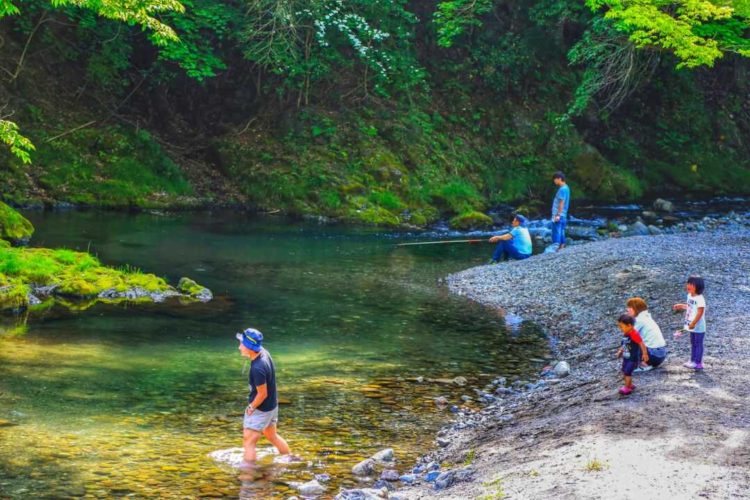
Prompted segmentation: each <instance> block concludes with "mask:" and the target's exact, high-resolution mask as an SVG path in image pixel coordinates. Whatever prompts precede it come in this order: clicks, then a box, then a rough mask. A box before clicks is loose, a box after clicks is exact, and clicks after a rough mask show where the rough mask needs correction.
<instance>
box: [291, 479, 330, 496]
mask: <svg viewBox="0 0 750 500" xmlns="http://www.w3.org/2000/svg"><path fill="white" fill-rule="evenodd" d="M297 490H299V492H300V495H303V496H315V495H322V494H323V493H325V491H326V488H325V486H323V485H322V484H320V483H319V482H318V481H317V480H315V479H313V480H312V481H308V482H306V483H303V484H300V485H299V486H297Z"/></svg>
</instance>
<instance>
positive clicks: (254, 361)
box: [236, 328, 290, 464]
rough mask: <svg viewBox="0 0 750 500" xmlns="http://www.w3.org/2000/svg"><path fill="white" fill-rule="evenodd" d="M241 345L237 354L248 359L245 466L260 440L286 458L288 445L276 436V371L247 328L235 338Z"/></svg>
mask: <svg viewBox="0 0 750 500" xmlns="http://www.w3.org/2000/svg"><path fill="white" fill-rule="evenodd" d="M236 337H237V340H239V341H240V346H239V349H240V354H242V356H244V357H246V358H250V361H251V363H250V376H249V378H248V382H249V384H250V395H249V396H248V400H247V401H248V405H247V410H245V416H244V421H243V426H242V427H243V430H242V445H243V447H244V448H245V462H247V463H248V464H253V463H255V445H256V444H257V443H258V440H259V439H260V437H261V436H265V437H266V439H268V440H269V441H271V444H273V445H274V446H275V447H276V449H277V450H279V453H281V454H282V455H288V454H289V453H290V450H289V445H288V444H287V443H286V441H285V440H284V438H282V437H281V436H279V435H278V434H276V424H277V423H278V421H279V405H278V400H277V398H276V370H275V369H274V366H273V359H271V354H270V353H269V352H268V351H266V350H265V349H264V348H263V346H262V343H263V334H262V333H260V332H259V331H258V330H256V329H254V328H248V329H247V330H245V331H244V332H242V333H238V334H237V335H236Z"/></svg>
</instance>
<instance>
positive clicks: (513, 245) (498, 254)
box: [490, 214, 531, 264]
mask: <svg viewBox="0 0 750 500" xmlns="http://www.w3.org/2000/svg"><path fill="white" fill-rule="evenodd" d="M527 222H528V221H527V220H526V217H524V216H523V215H521V214H516V216H515V217H513V222H511V223H510V225H511V226H513V229H511V231H510V232H509V233H506V234H501V235H499V236H493V237H492V238H490V243H497V246H496V247H495V253H494V254H493V255H492V262H491V263H492V264H495V263H497V262H500V261H501V260H502V259H503V257H506V256H507V258H508V259H516V260H522V259H528V258H529V257H531V235H530V234H529V230H528V229H526V223H527Z"/></svg>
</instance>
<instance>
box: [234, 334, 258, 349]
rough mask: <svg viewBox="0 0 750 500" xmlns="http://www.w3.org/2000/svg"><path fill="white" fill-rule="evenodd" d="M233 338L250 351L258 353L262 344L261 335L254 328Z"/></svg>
mask: <svg viewBox="0 0 750 500" xmlns="http://www.w3.org/2000/svg"><path fill="white" fill-rule="evenodd" d="M235 337H236V338H237V340H239V341H240V342H242V345H244V346H245V347H247V348H248V349H250V350H251V351H255V352H260V350H261V348H262V344H263V334H262V333H260V332H259V331H258V330H256V329H255V328H248V329H247V330H245V331H244V332H242V333H238V334H237V335H235Z"/></svg>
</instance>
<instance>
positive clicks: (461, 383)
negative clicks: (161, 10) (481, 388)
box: [453, 376, 468, 387]
mask: <svg viewBox="0 0 750 500" xmlns="http://www.w3.org/2000/svg"><path fill="white" fill-rule="evenodd" d="M453 383H454V384H455V385H457V386H459V387H463V386H465V385H466V384H467V383H468V380H466V377H461V376H458V377H456V378H454V379H453Z"/></svg>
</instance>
